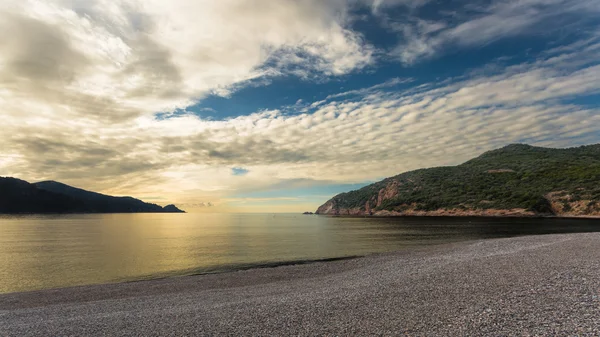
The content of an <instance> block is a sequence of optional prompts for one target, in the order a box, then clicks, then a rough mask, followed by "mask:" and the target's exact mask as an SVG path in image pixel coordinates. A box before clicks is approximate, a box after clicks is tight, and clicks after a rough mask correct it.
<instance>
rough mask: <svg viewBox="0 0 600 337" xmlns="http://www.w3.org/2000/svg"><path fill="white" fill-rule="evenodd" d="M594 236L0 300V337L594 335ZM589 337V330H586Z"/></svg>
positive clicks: (463, 245) (598, 304) (599, 321)
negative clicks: (103, 336)
mask: <svg viewBox="0 0 600 337" xmlns="http://www.w3.org/2000/svg"><path fill="white" fill-rule="evenodd" d="M599 242H600V233H582V234H552V235H542V236H525V237H516V238H504V239H490V240H478V241H470V242H460V243H451V244H444V245H439V246H428V247H421V248H417V249H414V250H404V251H398V252H395V253H385V254H375V255H369V256H366V257H360V258H355V259H347V260H339V261H332V262H315V263H309V264H300V265H286V266H279V267H275V268H259V269H248V270H241V271H236V272H229V273H219V274H205V275H198V276H184V277H176V278H165V279H158V280H149V281H138V282H129V283H118V284H105V285H92V286H81V287H75V288H62V289H51V290H41V291H33V292H26V293H11V294H3V295H0V318H1V319H0V335H3V336H4V335H5V336H17V335H18V336H27V335H39V334H45V335H69V334H73V335H82V334H85V335H100V334H115V333H118V334H119V335H133V334H141V335H165V334H170V335H182V334H205V335H206V334H208V335H215V334H230V335H231V334H233V335H240V334H241V335H282V334H285V335H290V334H295V335H323V334H340V335H348V334H355V335H356V334H358V335H365V334H393V335H413V336H415V335H417V336H418V335H481V334H483V335H498V334H515V332H519V334H523V333H525V334H533V335H540V334H541V335H548V334H550V335H556V334H577V335H586V334H587V335H598V334H599V333H600V330H598V329H599V327H600V300H599V295H600V294H598V291H599V289H600V243H599ZM594 329H596V330H594Z"/></svg>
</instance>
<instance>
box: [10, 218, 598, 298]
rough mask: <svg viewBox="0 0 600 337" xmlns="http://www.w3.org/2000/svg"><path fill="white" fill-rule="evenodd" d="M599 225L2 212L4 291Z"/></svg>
mask: <svg viewBox="0 0 600 337" xmlns="http://www.w3.org/2000/svg"><path fill="white" fill-rule="evenodd" d="M595 231H600V220H597V219H547V218H545V219H536V218H526V219H523V218H448V217H440V218H436V217H396V218H375V217H330V216H319V215H303V214H254V213H253V214H225V213H222V214H220V213H186V214H166V213H165V214H72V215H23V216H0V293H10V292H22V291H32V290H39V289H49V288H61V287H70V286H79V285H89V284H99V283H113V282H127V281H136V280H145V279H154V278H163V277H176V276H184V275H194V274H205V273H218V272H227V271H234V270H239V269H246V268H254V267H273V266H277V265H280V264H293V263H306V262H309V261H314V260H328V259H335V258H344V257H356V256H363V255H368V254H375V253H383V252H390V251H397V250H403V249H414V248H416V247H423V246H428V245H439V244H445V243H451V242H459V241H469V240H480V239H492V238H503V237H513V236H522V235H535V234H553V233H575V232H595Z"/></svg>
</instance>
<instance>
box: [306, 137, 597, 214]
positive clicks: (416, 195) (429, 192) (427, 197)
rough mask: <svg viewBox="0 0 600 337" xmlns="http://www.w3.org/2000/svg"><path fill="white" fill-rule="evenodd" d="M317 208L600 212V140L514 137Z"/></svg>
mask: <svg viewBox="0 0 600 337" xmlns="http://www.w3.org/2000/svg"><path fill="white" fill-rule="evenodd" d="M316 213H317V214H331V215H379V216H395V215H399V216H401V215H441V216H452V215H455V216H462V215H465V216H471V215H472V216H488V215H490V216H552V215H558V216H600V144H596V145H589V146H581V147H576V148H569V149H550V148H543V147H534V146H529V145H523V144H512V145H508V146H506V147H503V148H501V149H498V150H493V151H489V152H486V153H484V154H482V155H481V156H479V157H477V158H475V159H472V160H469V161H467V162H466V163H463V164H461V165H458V166H448V167H436V168H429V169H420V170H416V171H411V172H406V173H402V174H400V175H397V176H395V177H391V178H387V179H384V180H382V181H380V182H377V183H374V184H371V185H368V186H365V187H363V188H361V189H359V190H356V191H351V192H347V193H341V194H338V195H336V196H335V197H333V198H332V199H330V200H329V201H327V202H326V203H325V204H323V205H322V206H321V207H319V209H318V210H317V211H316Z"/></svg>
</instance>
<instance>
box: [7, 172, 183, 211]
mask: <svg viewBox="0 0 600 337" xmlns="http://www.w3.org/2000/svg"><path fill="white" fill-rule="evenodd" d="M182 212H183V211H182V210H180V209H178V208H177V207H175V206H174V205H168V206H165V207H162V206H159V205H155V204H150V203H146V202H143V201H141V200H139V199H135V198H132V197H113V196H110V195H104V194H100V193H96V192H90V191H86V190H83V189H80V188H76V187H72V186H69V185H65V184H62V183H59V182H56V181H43V182H39V183H35V184H30V183H28V182H26V181H24V180H20V179H16V178H9V177H0V213H3V214H7V213H8V214H12V213H182Z"/></svg>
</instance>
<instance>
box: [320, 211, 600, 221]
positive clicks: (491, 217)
mask: <svg viewBox="0 0 600 337" xmlns="http://www.w3.org/2000/svg"><path fill="white" fill-rule="evenodd" d="M313 214H314V215H318V216H325V217H333V218H377V219H380V218H442V219H443V218H456V219H459V218H469V219H498V218H507V219H575V220H576V219H600V215H523V214H515V215H511V214H507V215H490V214H485V215H462V214H461V215H451V214H443V215H441V214H419V215H417V214H401V215H389V214H381V215H379V214H370V215H368V214H363V215H360V214H318V213H313Z"/></svg>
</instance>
